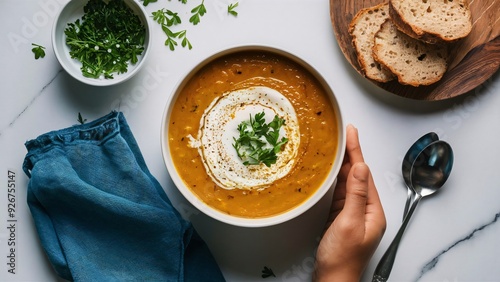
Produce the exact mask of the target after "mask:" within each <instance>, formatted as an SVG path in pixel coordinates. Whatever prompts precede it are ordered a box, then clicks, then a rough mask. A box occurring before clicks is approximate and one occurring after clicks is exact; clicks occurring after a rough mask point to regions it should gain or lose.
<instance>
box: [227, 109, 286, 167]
mask: <svg viewBox="0 0 500 282" xmlns="http://www.w3.org/2000/svg"><path fill="white" fill-rule="evenodd" d="M284 124H285V120H284V119H282V118H280V117H278V116H277V115H276V116H274V119H273V120H272V121H271V122H270V123H269V124H267V123H266V120H265V113H264V111H262V112H261V113H258V114H256V115H255V117H252V115H250V120H248V121H243V122H241V123H240V124H239V125H238V128H237V129H238V132H239V138H238V139H236V138H233V139H234V143H233V147H234V149H235V150H236V153H237V154H238V157H239V158H240V159H241V160H242V161H243V164H244V165H259V164H261V163H263V164H265V165H266V166H267V167H270V166H271V165H272V164H275V163H276V160H277V159H278V156H277V153H279V152H280V151H281V148H282V147H283V146H284V145H285V144H286V143H287V142H288V139H287V138H285V137H282V138H281V140H279V131H280V128H281V127H282V126H283V125H284Z"/></svg>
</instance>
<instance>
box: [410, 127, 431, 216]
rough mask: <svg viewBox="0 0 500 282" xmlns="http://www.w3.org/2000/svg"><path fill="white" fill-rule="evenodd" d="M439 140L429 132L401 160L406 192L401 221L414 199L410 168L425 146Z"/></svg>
mask: <svg viewBox="0 0 500 282" xmlns="http://www.w3.org/2000/svg"><path fill="white" fill-rule="evenodd" d="M437 140H439V137H438V135H437V134H436V133H434V132H429V133H427V134H425V135H423V136H422V137H420V138H419V139H418V140H417V141H415V143H413V145H411V147H410V149H408V151H407V152H406V155H405V156H404V158H403V165H402V167H401V171H402V174H403V179H404V181H405V184H406V188H407V190H408V195H407V197H406V204H405V209H404V212H403V220H404V218H405V217H406V214H407V213H408V208H409V207H410V204H411V202H412V201H413V198H414V197H415V192H414V189H413V187H412V185H411V177H410V175H411V167H412V165H413V162H414V161H415V159H416V158H417V156H418V155H419V154H420V152H422V151H423V150H424V148H425V147H427V145H429V144H431V143H432V142H435V141H437Z"/></svg>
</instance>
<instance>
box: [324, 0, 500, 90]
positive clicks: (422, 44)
mask: <svg viewBox="0 0 500 282" xmlns="http://www.w3.org/2000/svg"><path fill="white" fill-rule="evenodd" d="M330 15H331V20H332V25H333V29H334V31H335V35H336V37H337V41H338V43H339V46H340V48H341V50H342V52H343V53H344V55H345V57H346V58H347V60H348V61H349V63H350V64H351V65H352V66H353V67H354V68H355V69H356V71H357V72H358V73H360V74H361V75H362V76H364V77H366V78H367V79H369V80H370V81H372V82H373V83H374V84H376V85H378V86H379V87H382V88H384V89H385V90H387V91H389V92H391V93H394V94H396V95H399V96H402V97H407V98H410V99H416V100H444V99H449V98H452V97H456V96H459V95H462V94H465V93H467V92H469V91H471V90H473V89H474V88H476V87H477V86H479V85H480V84H482V83H484V82H485V81H486V80H487V79H488V78H489V77H491V75H493V74H494V73H495V72H496V71H497V70H498V68H499V66H500V1H498V0H330Z"/></svg>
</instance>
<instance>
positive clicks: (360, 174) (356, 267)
mask: <svg viewBox="0 0 500 282" xmlns="http://www.w3.org/2000/svg"><path fill="white" fill-rule="evenodd" d="M346 134H347V144H346V156H345V158H344V162H343V164H342V168H341V169H340V172H339V175H338V178H337V185H336V187H335V191H334V194H333V198H332V206H331V208H330V216H329V219H328V222H327V224H326V226H325V229H326V230H325V232H324V234H323V238H322V239H321V241H320V243H319V247H318V250H317V252H316V267H315V272H314V277H313V278H314V280H315V281H359V279H360V278H361V274H362V273H363V271H364V269H365V267H366V265H367V264H368V261H369V260H370V258H371V257H372V255H373V253H374V252H375V250H376V248H377V246H378V244H379V243H380V240H381V239H382V236H383V235H384V232H385V227H386V221H385V215H384V210H383V208H382V204H381V203H380V199H379V196H378V193H377V189H376V187H375V184H374V182H373V179H372V176H371V173H370V169H369V168H368V166H367V165H366V164H365V162H364V159H363V153H362V151H361V147H360V144H359V139H358V131H357V129H356V128H355V127H354V126H352V125H348V126H347V132H346Z"/></svg>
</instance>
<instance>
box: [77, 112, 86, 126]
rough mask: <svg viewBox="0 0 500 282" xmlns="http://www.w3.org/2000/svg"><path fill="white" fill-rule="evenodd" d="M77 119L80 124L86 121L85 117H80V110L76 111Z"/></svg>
mask: <svg viewBox="0 0 500 282" xmlns="http://www.w3.org/2000/svg"><path fill="white" fill-rule="evenodd" d="M77 121H78V122H79V123H80V124H84V123H85V122H87V119H86V118H83V117H82V114H81V113H80V112H78V119H77Z"/></svg>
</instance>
